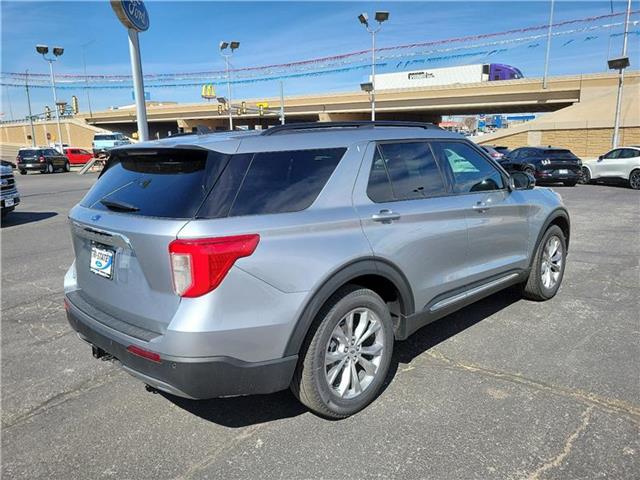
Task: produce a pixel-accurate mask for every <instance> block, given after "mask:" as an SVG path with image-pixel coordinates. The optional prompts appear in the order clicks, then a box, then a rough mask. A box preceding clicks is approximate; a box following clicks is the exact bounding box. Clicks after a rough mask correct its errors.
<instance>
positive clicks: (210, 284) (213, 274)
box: [169, 234, 260, 298]
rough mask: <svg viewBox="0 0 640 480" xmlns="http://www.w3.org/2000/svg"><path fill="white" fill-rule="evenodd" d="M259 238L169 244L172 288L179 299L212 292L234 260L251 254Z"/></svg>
mask: <svg viewBox="0 0 640 480" xmlns="http://www.w3.org/2000/svg"><path fill="white" fill-rule="evenodd" d="M259 241H260V235H257V234H251V235H237V236H233V237H218V238H197V239H185V240H174V241H173V242H171V243H170V244H169V256H170V257H171V273H172V275H173V289H174V290H175V292H176V293H177V294H178V295H180V296H181V297H190V298H191V297H199V296H201V295H204V294H205V293H208V292H210V291H212V290H214V289H215V288H216V287H217V286H218V285H220V283H222V280H224V277H225V276H226V275H227V273H228V272H229V270H230V269H231V267H232V266H233V264H234V263H235V261H236V260H237V259H239V258H242V257H248V256H249V255H251V254H252V253H253V252H254V251H255V249H256V247H257V246H258V242H259Z"/></svg>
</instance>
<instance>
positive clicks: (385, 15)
mask: <svg viewBox="0 0 640 480" xmlns="http://www.w3.org/2000/svg"><path fill="white" fill-rule="evenodd" d="M374 18H375V20H376V22H378V26H377V27H376V28H371V27H370V26H369V15H367V13H366V12H365V13H361V14H360V15H358V20H360V23H361V24H362V25H364V27H365V28H366V29H367V32H369V33H370V34H371V90H369V96H370V98H371V120H372V121H374V120H375V119H376V33H378V32H379V31H380V29H381V28H382V23H383V22H386V21H387V20H389V12H383V11H378V12H376V14H375V17H374Z"/></svg>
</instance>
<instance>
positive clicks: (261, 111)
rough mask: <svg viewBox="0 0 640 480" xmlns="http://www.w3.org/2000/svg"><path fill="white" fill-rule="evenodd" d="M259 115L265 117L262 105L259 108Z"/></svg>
mask: <svg viewBox="0 0 640 480" xmlns="http://www.w3.org/2000/svg"><path fill="white" fill-rule="evenodd" d="M258 113H259V114H260V116H261V117H262V116H263V115H264V107H263V106H262V105H260V106H258Z"/></svg>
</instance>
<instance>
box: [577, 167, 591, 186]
mask: <svg viewBox="0 0 640 480" xmlns="http://www.w3.org/2000/svg"><path fill="white" fill-rule="evenodd" d="M580 183H582V184H584V185H586V184H587V183H591V172H590V171H589V169H588V168H587V167H582V174H581V175H580Z"/></svg>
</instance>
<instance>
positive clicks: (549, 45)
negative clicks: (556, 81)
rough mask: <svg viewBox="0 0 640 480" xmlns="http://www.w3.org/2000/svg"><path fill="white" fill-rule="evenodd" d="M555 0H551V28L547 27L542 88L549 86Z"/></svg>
mask: <svg viewBox="0 0 640 480" xmlns="http://www.w3.org/2000/svg"><path fill="white" fill-rule="evenodd" d="M554 6H555V0H551V11H550V12H549V28H548V29H547V51H546V53H545V56H544V77H542V88H543V89H546V88H547V86H548V85H547V83H548V81H547V75H548V73H549V55H550V54H551V28H552V25H553V9H554Z"/></svg>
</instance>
